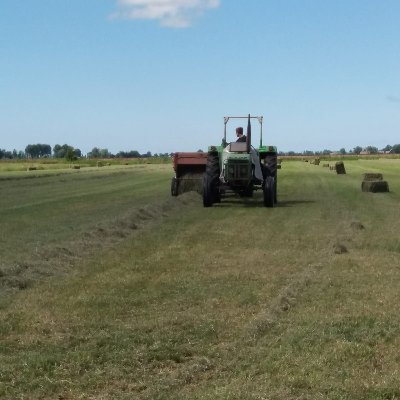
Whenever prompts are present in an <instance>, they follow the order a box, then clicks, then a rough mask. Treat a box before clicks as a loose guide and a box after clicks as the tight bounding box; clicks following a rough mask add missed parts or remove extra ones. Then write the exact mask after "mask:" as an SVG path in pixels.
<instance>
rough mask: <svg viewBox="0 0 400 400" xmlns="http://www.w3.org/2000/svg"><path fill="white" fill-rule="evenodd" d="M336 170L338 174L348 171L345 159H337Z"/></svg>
mask: <svg viewBox="0 0 400 400" xmlns="http://www.w3.org/2000/svg"><path fill="white" fill-rule="evenodd" d="M335 170H336V173H337V174H338V175H343V174H345V173H346V168H345V167H344V163H343V161H337V162H336V163H335Z"/></svg>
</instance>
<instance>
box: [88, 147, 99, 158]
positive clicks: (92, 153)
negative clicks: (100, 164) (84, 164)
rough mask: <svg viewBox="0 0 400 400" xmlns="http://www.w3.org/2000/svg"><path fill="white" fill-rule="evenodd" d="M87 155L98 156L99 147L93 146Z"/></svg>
mask: <svg viewBox="0 0 400 400" xmlns="http://www.w3.org/2000/svg"><path fill="white" fill-rule="evenodd" d="M88 157H90V158H99V157H100V149H99V148H98V147H93V149H92V151H90V152H89V153H88Z"/></svg>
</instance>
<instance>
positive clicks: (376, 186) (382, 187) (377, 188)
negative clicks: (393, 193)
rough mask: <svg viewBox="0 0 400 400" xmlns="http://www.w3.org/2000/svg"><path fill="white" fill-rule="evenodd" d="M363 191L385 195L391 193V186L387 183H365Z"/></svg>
mask: <svg viewBox="0 0 400 400" xmlns="http://www.w3.org/2000/svg"><path fill="white" fill-rule="evenodd" d="M361 190H362V191H363V192H371V193H385V192H388V191H389V184H388V183H387V182H386V181H363V182H362V183H361Z"/></svg>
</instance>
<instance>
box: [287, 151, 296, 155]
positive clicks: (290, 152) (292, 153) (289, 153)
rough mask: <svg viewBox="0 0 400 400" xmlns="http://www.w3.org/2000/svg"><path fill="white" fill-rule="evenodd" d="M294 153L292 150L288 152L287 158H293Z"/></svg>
mask: <svg viewBox="0 0 400 400" xmlns="http://www.w3.org/2000/svg"><path fill="white" fill-rule="evenodd" d="M295 155H296V153H295V152H294V151H293V150H290V151H288V156H295Z"/></svg>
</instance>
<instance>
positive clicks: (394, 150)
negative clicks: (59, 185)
mask: <svg viewBox="0 0 400 400" xmlns="http://www.w3.org/2000/svg"><path fill="white" fill-rule="evenodd" d="M199 151H201V150H199ZM379 153H386V154H387V153H389V154H400V144H394V145H389V144H388V145H387V146H385V147H384V148H383V149H380V150H379V149H378V148H377V147H375V146H367V147H361V146H356V147H354V148H353V149H350V150H349V151H347V150H346V149H345V148H341V149H340V150H339V151H333V150H328V149H324V150H321V151H312V150H304V151H302V152H295V151H287V152H282V151H281V152H279V154H280V155H288V156H298V155H300V156H301V155H303V156H314V155H315V156H328V155H331V154H340V155H351V154H355V155H359V154H379ZM170 156H172V154H171V153H158V154H157V153H155V154H152V153H151V151H148V152H146V153H143V154H141V153H140V152H139V151H137V150H130V151H119V152H118V153H116V154H113V153H111V152H110V151H108V149H101V148H99V147H93V149H92V150H91V151H90V152H89V153H87V155H86V157H87V158H146V157H170ZM50 157H53V158H58V159H63V158H64V159H66V160H68V161H74V160H77V159H79V158H81V157H84V156H83V154H82V152H81V150H80V149H78V148H75V147H73V146H70V145H68V144H63V145H60V144H56V145H55V146H54V147H53V148H52V147H51V146H50V145H49V144H40V143H37V144H28V145H27V146H26V147H25V151H21V150H20V151H17V150H15V149H14V150H12V151H9V150H4V149H1V148H0V159H10V160H12V159H26V158H50Z"/></svg>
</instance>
